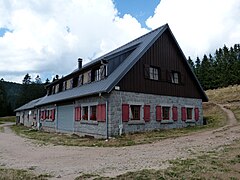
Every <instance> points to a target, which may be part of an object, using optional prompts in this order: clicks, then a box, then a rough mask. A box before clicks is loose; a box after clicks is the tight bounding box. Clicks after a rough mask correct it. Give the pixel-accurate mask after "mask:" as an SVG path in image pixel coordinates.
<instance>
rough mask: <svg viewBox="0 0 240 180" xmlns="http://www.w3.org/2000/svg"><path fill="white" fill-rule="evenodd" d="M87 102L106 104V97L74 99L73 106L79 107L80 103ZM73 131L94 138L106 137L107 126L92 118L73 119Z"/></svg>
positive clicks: (84, 103) (86, 103)
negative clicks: (86, 119)
mask: <svg viewBox="0 0 240 180" xmlns="http://www.w3.org/2000/svg"><path fill="white" fill-rule="evenodd" d="M88 104H90V105H91V104H106V97H101V96H93V97H87V98H82V99H80V100H76V101H75V107H79V106H80V107H81V106H82V105H88ZM74 133H76V134H79V135H90V136H94V137H96V138H106V137H107V126H106V122H98V121H92V120H88V121H85V120H81V121H74Z"/></svg>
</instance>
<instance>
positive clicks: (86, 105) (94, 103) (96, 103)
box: [81, 102, 98, 122]
mask: <svg viewBox="0 0 240 180" xmlns="http://www.w3.org/2000/svg"><path fill="white" fill-rule="evenodd" d="M97 105H98V102H93V103H83V104H81V120H82V121H85V122H88V121H96V120H91V119H90V116H91V112H90V111H91V108H90V107H91V106H97ZM84 107H88V119H87V120H85V119H83V118H82V116H83V108H84ZM96 116H97V109H96Z"/></svg>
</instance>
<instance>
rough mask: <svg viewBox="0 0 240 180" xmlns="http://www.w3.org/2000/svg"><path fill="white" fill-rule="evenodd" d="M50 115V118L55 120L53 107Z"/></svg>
mask: <svg viewBox="0 0 240 180" xmlns="http://www.w3.org/2000/svg"><path fill="white" fill-rule="evenodd" d="M51 117H52V120H53V121H54V120H55V109H52V111H51Z"/></svg>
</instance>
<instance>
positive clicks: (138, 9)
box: [114, 0, 160, 28]
mask: <svg viewBox="0 0 240 180" xmlns="http://www.w3.org/2000/svg"><path fill="white" fill-rule="evenodd" d="M114 2H115V5H116V8H117V9H118V11H119V14H120V16H121V17H122V16H123V15H124V14H131V15H132V16H133V17H135V18H136V19H137V20H138V21H139V22H140V23H141V25H142V26H143V27H145V28H148V27H147V26H146V23H145V21H146V20H147V19H148V18H149V17H150V16H153V15H154V10H155V8H156V7H157V5H158V4H159V3H160V0H114Z"/></svg>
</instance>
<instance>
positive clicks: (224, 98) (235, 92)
mask: <svg viewBox="0 0 240 180" xmlns="http://www.w3.org/2000/svg"><path fill="white" fill-rule="evenodd" d="M206 94H207V96H208V98H209V100H210V101H211V102H214V103H219V104H227V103H236V102H238V103H240V85H238V86H237V85H234V86H229V87H225V88H219V89H214V90H207V91H206Z"/></svg>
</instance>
